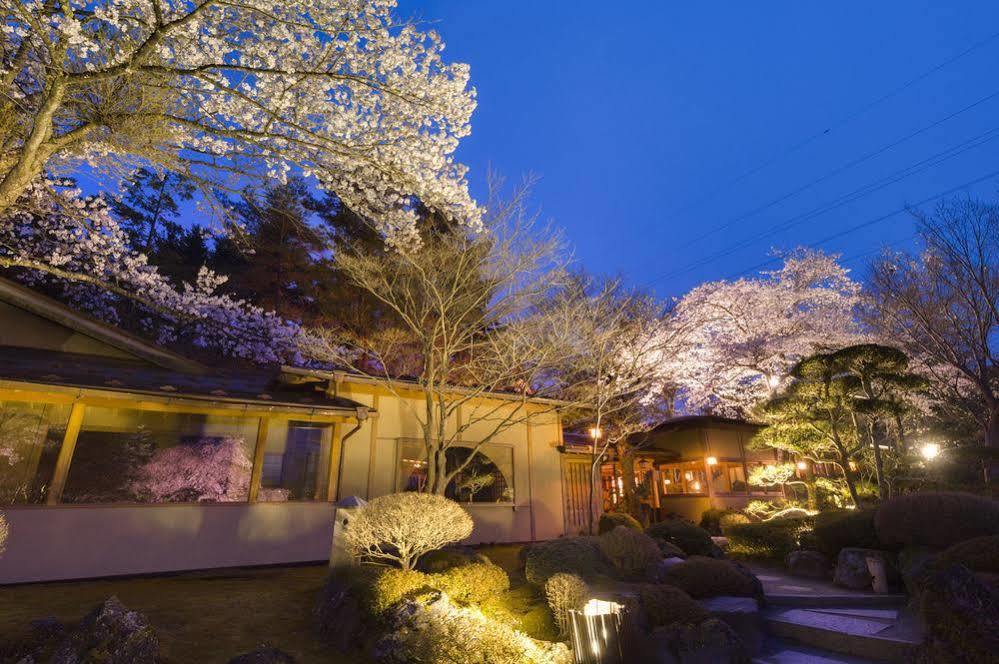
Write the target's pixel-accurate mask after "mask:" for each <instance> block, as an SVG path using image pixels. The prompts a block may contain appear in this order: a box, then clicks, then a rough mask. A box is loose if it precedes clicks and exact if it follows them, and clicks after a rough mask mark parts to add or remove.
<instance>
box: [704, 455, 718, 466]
mask: <svg viewBox="0 0 999 664" xmlns="http://www.w3.org/2000/svg"><path fill="white" fill-rule="evenodd" d="M706 461H707V463H708V465H709V466H717V465H718V457H713V456H709V457H708V458H707V459H706Z"/></svg>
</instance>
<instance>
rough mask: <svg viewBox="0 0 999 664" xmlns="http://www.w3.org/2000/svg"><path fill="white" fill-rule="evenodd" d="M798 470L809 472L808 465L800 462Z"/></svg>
mask: <svg viewBox="0 0 999 664" xmlns="http://www.w3.org/2000/svg"><path fill="white" fill-rule="evenodd" d="M798 470H808V464H807V463H805V462H804V461H799V462H798Z"/></svg>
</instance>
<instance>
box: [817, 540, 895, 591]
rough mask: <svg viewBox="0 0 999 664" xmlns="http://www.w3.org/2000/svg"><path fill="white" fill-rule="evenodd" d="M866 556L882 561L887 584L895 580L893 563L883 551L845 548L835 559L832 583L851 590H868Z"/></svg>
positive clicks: (869, 579) (868, 574)
mask: <svg viewBox="0 0 999 664" xmlns="http://www.w3.org/2000/svg"><path fill="white" fill-rule="evenodd" d="M868 556H876V557H879V558H881V559H882V560H884V563H885V568H886V570H887V572H888V581H889V583H890V582H892V581H893V580H895V578H897V576H898V572H897V569H896V567H895V563H894V561H893V560H891V558H890V557H889V555H888V554H887V553H885V552H884V551H877V550H875V549H858V548H854V547H847V548H845V549H842V550H840V552H839V558H837V559H836V572H835V573H834V574H833V583H835V584H836V585H837V586H843V587H844V588H851V589H853V590H867V589H870V588H871V572H870V570H868V568H867V558H868Z"/></svg>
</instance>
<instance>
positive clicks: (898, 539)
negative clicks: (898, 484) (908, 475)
mask: <svg viewBox="0 0 999 664" xmlns="http://www.w3.org/2000/svg"><path fill="white" fill-rule="evenodd" d="M874 525H875V528H876V530H877V535H878V539H879V540H880V541H881V542H883V543H884V544H886V545H887V546H892V547H900V546H908V545H913V544H920V545H923V546H930V547H936V548H938V549H946V548H947V547H949V546H952V545H954V544H957V543H958V542H963V541H965V540H969V539H972V538H975V537H984V536H987V535H999V502H997V501H995V500H992V499H989V498H984V497H981V496H975V495H973V494H970V493H943V492H939V493H937V492H927V493H915V494H910V495H907V496H899V497H897V498H892V499H891V500H889V501H887V502H886V503H884V504H883V505H881V507H879V508H878V511H877V514H876V515H875V517H874Z"/></svg>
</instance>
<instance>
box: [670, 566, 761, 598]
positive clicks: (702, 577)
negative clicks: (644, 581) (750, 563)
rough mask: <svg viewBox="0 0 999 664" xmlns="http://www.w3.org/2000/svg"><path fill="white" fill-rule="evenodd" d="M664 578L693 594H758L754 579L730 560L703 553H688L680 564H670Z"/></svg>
mask: <svg viewBox="0 0 999 664" xmlns="http://www.w3.org/2000/svg"><path fill="white" fill-rule="evenodd" d="M663 582H664V583H668V584H669V585H671V586H676V587H677V588H679V589H680V590H683V591H684V592H685V593H687V594H688V595H690V596H691V597H696V598H701V597H716V596H719V595H731V596H735V597H756V595H757V586H756V584H755V583H754V582H753V580H752V579H751V578H750V577H748V576H747V575H746V574H743V573H742V572H740V571H739V570H738V569H736V567H735V566H734V565H733V564H732V563H730V562H729V561H727V560H718V559H716V558H705V557H703V556H691V557H690V558H687V560H686V561H684V562H682V563H680V564H679V565H673V566H672V567H670V568H669V569H668V570H666V573H665V574H664V575H663Z"/></svg>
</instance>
